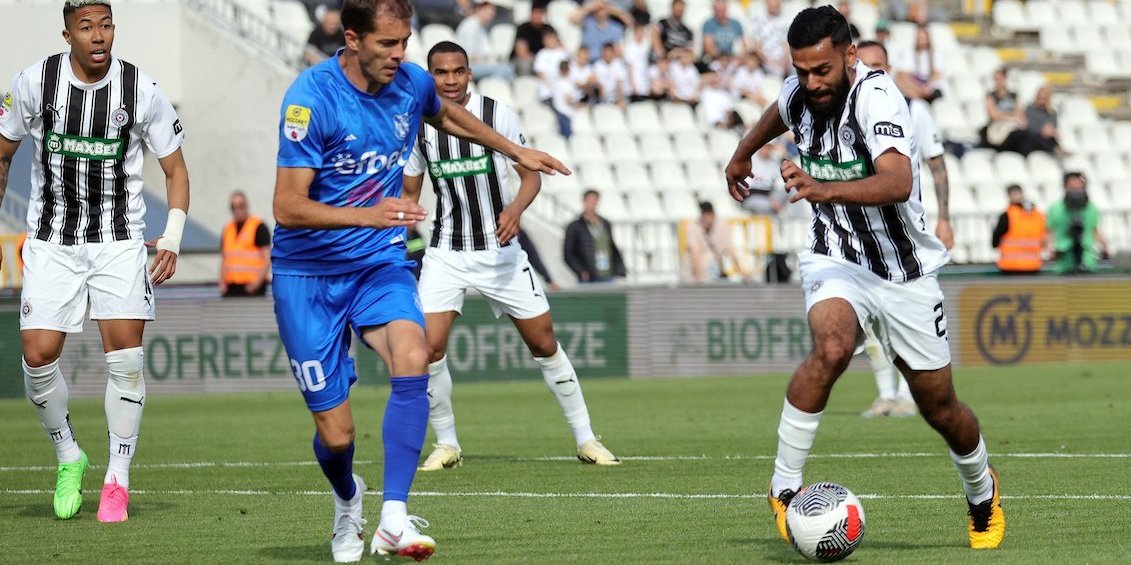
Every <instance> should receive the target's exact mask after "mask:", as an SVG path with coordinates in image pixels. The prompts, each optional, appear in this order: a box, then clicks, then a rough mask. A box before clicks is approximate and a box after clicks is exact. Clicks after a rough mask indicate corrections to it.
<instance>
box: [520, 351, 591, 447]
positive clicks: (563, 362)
mask: <svg viewBox="0 0 1131 565" xmlns="http://www.w3.org/2000/svg"><path fill="white" fill-rule="evenodd" d="M557 345H558V351H557V352H556V353H554V354H553V355H551V356H549V357H535V358H534V360H535V361H537V362H538V364H539V365H540V366H541V367H542V378H543V379H544V380H545V381H546V386H548V387H550V391H551V392H553V393H554V397H555V398H557V399H558V404H560V405H561V407H562V412H563V413H564V414H565V419H566V423H568V424H569V427H570V428H571V429H572V430H573V437H574V439H575V440H576V441H577V445H579V446H580V445H583V444H584V443H586V442H588V441H590V440H592V439H596V437H597V436H596V435H594V434H593V427H592V426H591V425H590V424H589V407H587V406H586V405H585V396H584V395H582V394H581V384H580V383H578V380H577V372H576V371H574V370H573V364H572V363H570V362H569V357H566V354H565V349H562V344H560V343H559V344H557Z"/></svg>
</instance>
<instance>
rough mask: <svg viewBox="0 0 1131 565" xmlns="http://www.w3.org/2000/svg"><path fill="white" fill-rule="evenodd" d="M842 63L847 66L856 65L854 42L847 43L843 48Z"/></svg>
mask: <svg viewBox="0 0 1131 565" xmlns="http://www.w3.org/2000/svg"><path fill="white" fill-rule="evenodd" d="M844 64H845V65H847V66H848V67H850V68H851V67H855V66H856V44H855V43H849V44H848V47H845V48H844Z"/></svg>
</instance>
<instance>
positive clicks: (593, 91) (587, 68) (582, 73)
mask: <svg viewBox="0 0 1131 565" xmlns="http://www.w3.org/2000/svg"><path fill="white" fill-rule="evenodd" d="M569 79H570V80H572V81H573V85H574V86H576V87H577V90H578V91H579V92H580V97H579V98H578V100H580V101H581V102H587V103H589V104H593V103H596V102H597V100H598V99H599V98H600V94H601V93H600V92H599V86H600V85H599V84H598V83H597V73H596V72H595V71H594V65H593V62H592V60H591V59H590V57H589V49H588V48H587V47H585V46H584V45H583V46H581V47H579V48H578V49H577V55H576V56H575V57H574V59H573V62H571V63H570V66H569Z"/></svg>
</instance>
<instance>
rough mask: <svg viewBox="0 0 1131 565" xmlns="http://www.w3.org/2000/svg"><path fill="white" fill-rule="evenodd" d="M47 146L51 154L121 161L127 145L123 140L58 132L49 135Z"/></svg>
mask: <svg viewBox="0 0 1131 565" xmlns="http://www.w3.org/2000/svg"><path fill="white" fill-rule="evenodd" d="M45 144H46V146H47V151H48V152H49V153H55V154H58V155H64V156H67V157H80V158H83V159H91V160H95V161H108V160H117V159H121V158H122V155H124V154H125V149H126V144H125V142H124V141H123V140H121V139H104V138H101V137H82V136H80V135H67V134H63V133H56V132H51V133H49V134H47V140H46V142H45Z"/></svg>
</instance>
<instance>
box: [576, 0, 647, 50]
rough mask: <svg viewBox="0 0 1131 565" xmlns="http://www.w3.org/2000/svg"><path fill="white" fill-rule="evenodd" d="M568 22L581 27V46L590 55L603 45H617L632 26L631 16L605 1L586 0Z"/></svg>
mask: <svg viewBox="0 0 1131 565" xmlns="http://www.w3.org/2000/svg"><path fill="white" fill-rule="evenodd" d="M569 21H570V22H571V23H573V25H580V26H581V44H582V45H584V46H585V47H586V48H588V49H589V53H590V54H596V53H600V52H601V50H602V49H603V48H604V47H605V45H607V44H609V43H612V44H613V45H617V44H619V43H620V42H621V40H622V39H624V30H625V29H627V28H628V26H629V25H632V16H630V15H629V14H628V12H626V11H624V10H621V9H620V8H617V7H616V6H613V5H610V4H609V3H608V2H606V1H605V0H588V1H587V2H586V3H585V5H583V6H582V7H580V8H578V9H577V10H576V11H575V12H574V13H573V14H571V15H570V17H569Z"/></svg>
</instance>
